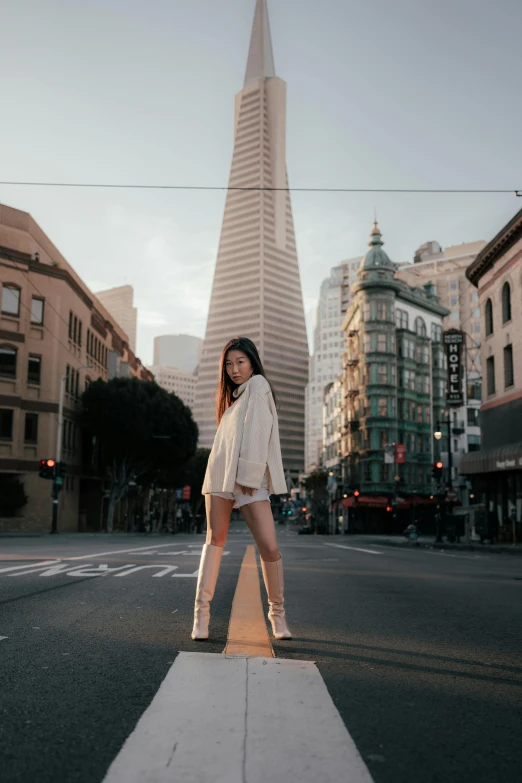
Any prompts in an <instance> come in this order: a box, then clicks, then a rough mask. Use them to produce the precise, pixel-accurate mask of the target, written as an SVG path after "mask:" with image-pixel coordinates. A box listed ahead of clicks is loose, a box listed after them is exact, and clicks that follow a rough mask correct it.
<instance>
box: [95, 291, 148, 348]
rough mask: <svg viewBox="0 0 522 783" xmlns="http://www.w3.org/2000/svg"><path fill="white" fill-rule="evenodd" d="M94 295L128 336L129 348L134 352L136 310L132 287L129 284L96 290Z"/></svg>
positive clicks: (136, 322) (136, 323) (136, 325)
mask: <svg viewBox="0 0 522 783" xmlns="http://www.w3.org/2000/svg"><path fill="white" fill-rule="evenodd" d="M96 297H97V298H98V299H99V301H100V302H101V303H102V304H103V305H104V307H106V308H107V310H108V311H109V313H110V314H111V315H112V317H113V318H114V319H115V320H116V322H117V323H118V324H119V325H120V326H121V328H122V329H123V331H124V332H125V333H126V334H127V336H128V338H129V348H130V349H131V351H132V352H133V353H136V331H137V328H138V310H137V309H136V308H135V307H134V289H133V287H132V286H131V285H122V286H119V287H118V288H108V289H107V290H106V291H98V292H97V293H96Z"/></svg>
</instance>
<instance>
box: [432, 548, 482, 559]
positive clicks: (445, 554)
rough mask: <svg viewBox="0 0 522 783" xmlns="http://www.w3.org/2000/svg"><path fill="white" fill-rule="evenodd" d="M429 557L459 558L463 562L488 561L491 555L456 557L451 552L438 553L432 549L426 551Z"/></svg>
mask: <svg viewBox="0 0 522 783" xmlns="http://www.w3.org/2000/svg"><path fill="white" fill-rule="evenodd" d="M424 551H425V552H426V554H428V555H438V556H439V557H459V558H462V559H463V560H487V559H488V557H489V555H454V554H452V553H451V552H437V551H435V552H434V551H433V550H432V549H425V550H424Z"/></svg>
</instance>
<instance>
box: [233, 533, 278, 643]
mask: <svg viewBox="0 0 522 783" xmlns="http://www.w3.org/2000/svg"><path fill="white" fill-rule="evenodd" d="M223 655H247V656H249V657H254V656H255V657H261V658H275V654H274V650H273V648H272V645H271V643H270V638H269V636H268V629H267V625H266V620H265V614H264V609H263V602H262V600H261V590H260V584H259V569H258V566H257V560H256V553H255V549H254V546H253V545H252V544H249V545H248V546H247V548H246V552H245V556H244V558H243V562H242V564H241V570H240V572H239V579H238V582H237V587H236V592H235V593H234V600H233V602H232V612H231V614H230V622H229V625H228V634H227V643H226V646H225V649H224V650H223Z"/></svg>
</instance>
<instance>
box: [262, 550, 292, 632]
mask: <svg viewBox="0 0 522 783" xmlns="http://www.w3.org/2000/svg"><path fill="white" fill-rule="evenodd" d="M261 570H262V572H263V579H264V581H265V587H266V592H267V594H268V603H269V605H270V609H269V610H268V619H269V620H270V622H271V624H272V632H273V634H274V638H275V639H291V638H292V634H291V633H290V631H289V630H288V626H287V624H286V617H285V599H284V580H283V559H282V557H279V560H276V561H275V562H270V561H268V560H263V558H261Z"/></svg>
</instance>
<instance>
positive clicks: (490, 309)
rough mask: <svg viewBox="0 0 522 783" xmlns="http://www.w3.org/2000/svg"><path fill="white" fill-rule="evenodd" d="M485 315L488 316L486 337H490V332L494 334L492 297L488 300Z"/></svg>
mask: <svg viewBox="0 0 522 783" xmlns="http://www.w3.org/2000/svg"><path fill="white" fill-rule="evenodd" d="M485 317H486V337H489V335H490V334H493V304H492V302H491V299H488V301H487V302H486V308H485Z"/></svg>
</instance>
